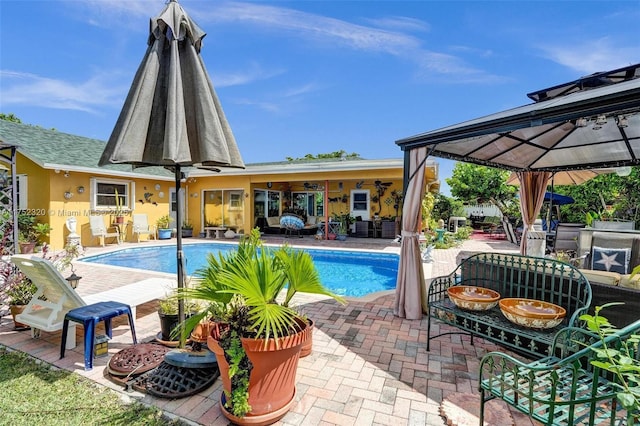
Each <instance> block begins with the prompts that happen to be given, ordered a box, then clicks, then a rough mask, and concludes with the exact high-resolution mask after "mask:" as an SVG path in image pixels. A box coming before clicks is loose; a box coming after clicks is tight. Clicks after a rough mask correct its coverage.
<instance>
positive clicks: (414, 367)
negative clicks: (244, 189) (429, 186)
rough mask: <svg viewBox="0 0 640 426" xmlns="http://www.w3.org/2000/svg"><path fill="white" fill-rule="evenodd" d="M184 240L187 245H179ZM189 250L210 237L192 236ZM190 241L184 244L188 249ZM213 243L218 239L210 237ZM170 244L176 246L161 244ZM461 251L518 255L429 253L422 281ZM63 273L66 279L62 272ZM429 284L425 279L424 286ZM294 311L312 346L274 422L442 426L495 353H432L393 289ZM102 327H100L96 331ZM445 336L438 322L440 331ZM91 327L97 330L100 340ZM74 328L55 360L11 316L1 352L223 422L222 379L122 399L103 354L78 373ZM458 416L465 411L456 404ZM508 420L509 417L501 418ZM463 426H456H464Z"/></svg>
mask: <svg viewBox="0 0 640 426" xmlns="http://www.w3.org/2000/svg"><path fill="white" fill-rule="evenodd" d="M265 240H266V243H267V244H282V243H283V242H287V243H289V244H290V245H295V246H304V247H312V248H321V247H325V248H335V249H341V248H342V249H349V250H359V249H362V250H380V251H385V252H392V253H398V252H399V247H400V245H399V244H398V243H394V242H393V241H392V240H382V239H367V238H361V239H359V238H349V239H348V240H347V241H345V242H340V241H318V240H315V239H314V238H313V236H305V237H304V238H288V239H285V238H283V237H281V236H266V237H265ZM187 241H188V240H186V239H185V242H187ZM191 241H193V242H194V243H199V242H211V241H212V240H204V239H191ZM191 241H189V242H191ZM215 241H216V242H219V241H220V240H215ZM160 243H162V244H175V240H171V241H169V242H160ZM148 244H155V242H151V243H146V242H143V243H140V244H136V243H124V244H122V245H120V246H115V245H113V246H107V247H105V248H102V247H89V248H88V249H87V250H86V253H85V254H86V255H93V254H99V253H102V252H105V251H110V250H114V249H120V248H124V247H140V246H145V245H148ZM461 250H471V251H499V252H511V253H514V252H518V247H516V246H515V245H513V244H510V243H508V242H507V241H505V240H498V239H493V240H492V239H471V240H468V241H465V242H464V244H463V245H462V246H461V247H458V248H452V249H447V250H434V262H433V263H432V264H428V265H427V266H426V267H425V274H426V277H427V278H430V277H434V276H439V275H445V274H448V273H449V272H451V271H452V270H453V269H454V268H455V265H456V256H457V255H458V253H459V252H460V251H461ZM76 265H77V266H76V273H77V274H78V275H80V276H82V280H81V281H80V286H79V288H78V289H77V291H78V293H79V294H80V295H81V296H84V295H88V294H91V293H96V292H99V291H103V290H107V289H110V288H114V287H117V286H122V285H126V284H129V283H132V282H135V281H139V280H142V279H145V278H149V277H153V276H157V277H168V276H169V277H173V276H174V275H173V274H162V273H153V272H148V271H144V270H135V271H133V270H131V269H128V268H120V267H113V266H104V265H97V264H87V263H82V262H78V263H76ZM63 275H64V274H63ZM427 281H428V279H427ZM296 299H297V304H298V305H299V306H301V307H302V309H303V310H304V312H305V313H306V314H307V315H308V316H309V317H311V318H313V319H314V320H315V324H316V325H315V327H316V328H315V332H314V349H313V352H312V354H311V355H309V356H308V357H305V358H302V359H300V361H299V367H298V380H297V395H296V398H295V399H296V403H295V404H294V405H293V407H292V408H291V410H290V411H289V412H288V413H287V414H286V415H285V417H284V418H283V419H282V420H280V421H279V422H278V423H276V424H278V425H347V424H355V425H373V424H376V425H394V426H399V425H445V424H447V422H446V420H445V419H444V418H443V417H442V416H441V412H440V406H441V403H442V401H443V399H445V398H446V397H447V396H449V395H451V394H454V393H465V394H470V395H473V394H476V395H477V393H478V392H477V378H478V367H479V361H480V358H481V357H482V355H483V354H484V353H486V352H488V351H491V350H501V349H500V348H499V347H498V346H496V345H494V344H491V343H488V342H485V341H483V340H482V339H476V340H475V345H474V346H471V345H470V343H469V337H468V336H464V335H457V334H454V335H446V336H442V337H440V338H438V339H436V340H434V341H433V342H432V344H431V347H432V349H431V351H430V352H427V351H426V350H425V346H426V318H423V319H422V320H406V319H402V318H398V317H396V316H394V315H393V302H394V292H393V291H389V292H382V293H377V294H375V295H370V296H368V297H366V298H361V299H349V303H348V304H347V305H346V306H341V305H339V304H338V303H336V302H334V301H332V300H326V299H322V298H318V297H312V296H309V295H303V296H300V297H298V296H296ZM156 311H157V302H150V303H147V304H144V305H140V306H139V307H138V312H137V318H136V332H137V336H138V340H139V341H142V342H147V341H152V340H153V339H154V337H155V336H156V334H157V333H158V331H159V320H158V316H157V313H156ZM100 327H102V326H100ZM113 327H114V338H113V339H112V340H111V341H110V342H109V354H110V355H113V354H115V353H116V352H118V351H119V350H121V349H122V348H125V347H127V346H128V345H130V344H131V334H130V332H129V327H128V325H127V322H126V320H124V319H122V317H120V318H117V319H115V320H114V322H113ZM435 327H436V328H437V327H439V328H441V329H446V328H448V326H446V325H443V324H442V325H438V324H436V325H435ZM100 330H101V328H99V330H98V333H100ZM82 334H83V332H82V327H77V341H78V342H79V343H80V344H79V346H78V347H76V348H75V349H73V350H67V351H66V354H65V358H63V359H60V358H59V356H60V333H59V332H58V333H46V332H42V337H41V338H40V339H37V340H34V339H31V336H30V332H29V331H15V330H13V321H12V320H11V317H10V316H4V317H1V318H0V345H4V346H7V347H9V348H12V349H15V350H19V351H23V352H26V353H29V354H30V355H32V356H34V357H36V358H38V359H41V360H43V361H46V362H49V363H51V364H53V365H55V366H56V367H58V368H61V369H65V370H68V371H73V372H75V373H77V374H80V375H82V376H85V377H87V378H89V379H91V380H93V381H95V382H97V383H99V384H101V385H104V386H107V387H109V388H112V389H115V390H117V391H119V392H122V393H123V394H125V395H127V396H128V397H130V398H134V399H137V400H139V401H141V402H143V403H146V404H150V405H154V406H156V407H159V408H160V409H162V410H164V412H165V413H167V415H169V416H171V417H177V418H180V419H181V420H183V421H184V422H185V423H186V424H204V425H227V424H228V421H227V420H226V418H224V417H223V416H222V414H221V412H220V409H219V399H220V393H221V383H220V380H216V382H215V383H214V384H213V385H212V386H211V387H209V388H207V389H206V390H204V391H202V392H200V393H198V394H196V395H193V396H190V397H186V398H181V399H175V400H167V399H159V398H155V397H152V396H149V395H146V394H143V393H139V392H125V391H124V390H123V389H122V386H120V385H117V384H114V383H113V382H111V381H110V380H108V379H107V378H105V366H106V365H107V364H108V361H109V357H105V358H96V359H95V361H94V363H93V365H94V368H93V370H91V371H88V372H87V371H84V355H83V347H82V343H81V342H82V341H83V335H82ZM495 402H496V403H498V404H502V406H503V407H504V409H505V410H507V411H508V412H510V413H511V417H512V418H513V420H514V422H510V421H508V420H510V419H507V418H504V419H503V420H504V423H500V424H501V425H502V424H504V425H507V424H517V425H525V426H526V425H533V424H537V423H533V422H531V421H530V420H529V418H528V417H526V416H524V415H522V414H520V413H518V412H516V411H515V410H513V409H510V408H509V407H507V406H506V404H504V403H502V402H501V401H495ZM459 408H460V410H465V407H462V406H461V407H459ZM507 417H508V416H507ZM462 424H463V423H459V426H462Z"/></svg>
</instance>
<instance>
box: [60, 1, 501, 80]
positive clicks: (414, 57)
mask: <svg viewBox="0 0 640 426" xmlns="http://www.w3.org/2000/svg"><path fill="white" fill-rule="evenodd" d="M82 3H84V2H82ZM70 4H75V2H72V3H70ZM180 4H181V5H183V6H184V8H185V9H186V10H187V12H188V13H189V15H190V16H191V17H193V18H194V20H195V21H196V22H197V23H198V24H199V25H200V26H202V27H203V28H205V27H206V25H205V24H206V23H229V24H238V23H242V24H245V25H250V26H254V27H258V28H263V29H265V30H276V31H282V32H286V33H291V34H293V36H294V37H295V38H296V39H300V40H301V41H302V42H304V41H305V40H306V41H313V42H315V43H318V44H319V45H323V46H329V47H332V48H335V47H336V46H341V47H342V48H350V49H354V50H359V51H363V52H372V53H386V54H389V55H393V56H396V57H400V58H403V59H406V60H409V61H414V62H416V63H417V64H418V65H419V67H420V72H421V73H425V74H428V73H444V74H448V73H456V74H459V73H461V72H462V73H463V74H473V75H476V76H478V77H480V76H481V75H483V74H484V73H483V72H479V71H478V70H477V69H475V68H473V67H471V66H469V65H468V64H466V63H465V61H464V60H463V59H462V58H460V57H455V56H452V55H447V54H444V53H440V52H434V51H430V50H428V49H425V48H424V47H423V46H422V40H420V39H419V38H417V37H415V36H412V35H410V34H407V33H405V32H407V31H416V30H420V31H425V30H429V26H428V25H427V24H426V23H424V22H423V21H420V20H417V19H414V18H408V17H399V16H389V17H386V18H379V19H374V20H370V21H368V22H371V23H372V24H373V25H376V26H378V27H382V28H376V27H373V26H366V25H359V24H355V23H351V22H347V21H344V20H340V19H336V18H331V17H327V16H322V15H318V14H313V13H307V12H302V11H299V10H295V9H291V8H285V7H278V6H271V5H266V4H258V3H243V2H233V1H221V2H215V3H211V2H209V1H199V0H193V1H186V0H185V1H183V2H181V3H180ZM203 5H206V6H203ZM81 7H89V8H90V9H91V10H93V12H94V13H95V15H96V16H94V17H93V19H97V17H98V16H104V15H105V14H111V15H115V16H122V17H125V18H124V19H125V20H126V19H130V18H131V17H133V16H135V17H139V16H140V15H144V16H149V17H150V16H152V15H153V14H154V13H158V12H160V10H161V4H159V2H158V1H146V0H134V1H116V2H110V1H109V2H108V1H104V0H91V1H88V2H86V3H84V5H83V6H81ZM105 21H107V19H105ZM384 28H386V29H384ZM307 44H308V43H307ZM440 61H441V62H440ZM246 77H247V75H246V73H244V72H242V73H238V74H237V75H235V76H229V78H228V81H229V83H225V82H224V81H223V82H222V83H221V84H223V85H224V84H229V85H236V84H243V82H245V83H246V82H250V81H252V80H250V79H247V80H244V78H246ZM487 77H488V78H490V76H487Z"/></svg>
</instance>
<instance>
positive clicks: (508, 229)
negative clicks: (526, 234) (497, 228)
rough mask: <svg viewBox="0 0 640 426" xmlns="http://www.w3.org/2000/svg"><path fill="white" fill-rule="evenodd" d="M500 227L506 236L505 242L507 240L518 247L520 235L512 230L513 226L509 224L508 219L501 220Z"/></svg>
mask: <svg viewBox="0 0 640 426" xmlns="http://www.w3.org/2000/svg"><path fill="white" fill-rule="evenodd" d="M502 227H503V229H504V232H505V234H506V235H507V240H509V242H510V243H513V244H517V245H520V235H518V233H516V231H515V230H514V229H513V224H512V223H511V222H509V220H508V219H506V218H504V219H502Z"/></svg>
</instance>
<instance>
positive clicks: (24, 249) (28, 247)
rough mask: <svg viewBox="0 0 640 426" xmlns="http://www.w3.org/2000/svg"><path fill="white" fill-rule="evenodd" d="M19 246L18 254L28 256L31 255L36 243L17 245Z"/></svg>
mask: <svg viewBox="0 0 640 426" xmlns="http://www.w3.org/2000/svg"><path fill="white" fill-rule="evenodd" d="M18 245H19V246H20V253H22V254H29V253H33V251H34V250H35V248H36V243H18Z"/></svg>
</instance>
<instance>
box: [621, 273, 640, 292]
mask: <svg viewBox="0 0 640 426" xmlns="http://www.w3.org/2000/svg"><path fill="white" fill-rule="evenodd" d="M620 287H626V288H634V289H636V290H640V274H636V275H635V276H634V277H633V278H631V274H628V275H623V276H622V277H621V278H620Z"/></svg>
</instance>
